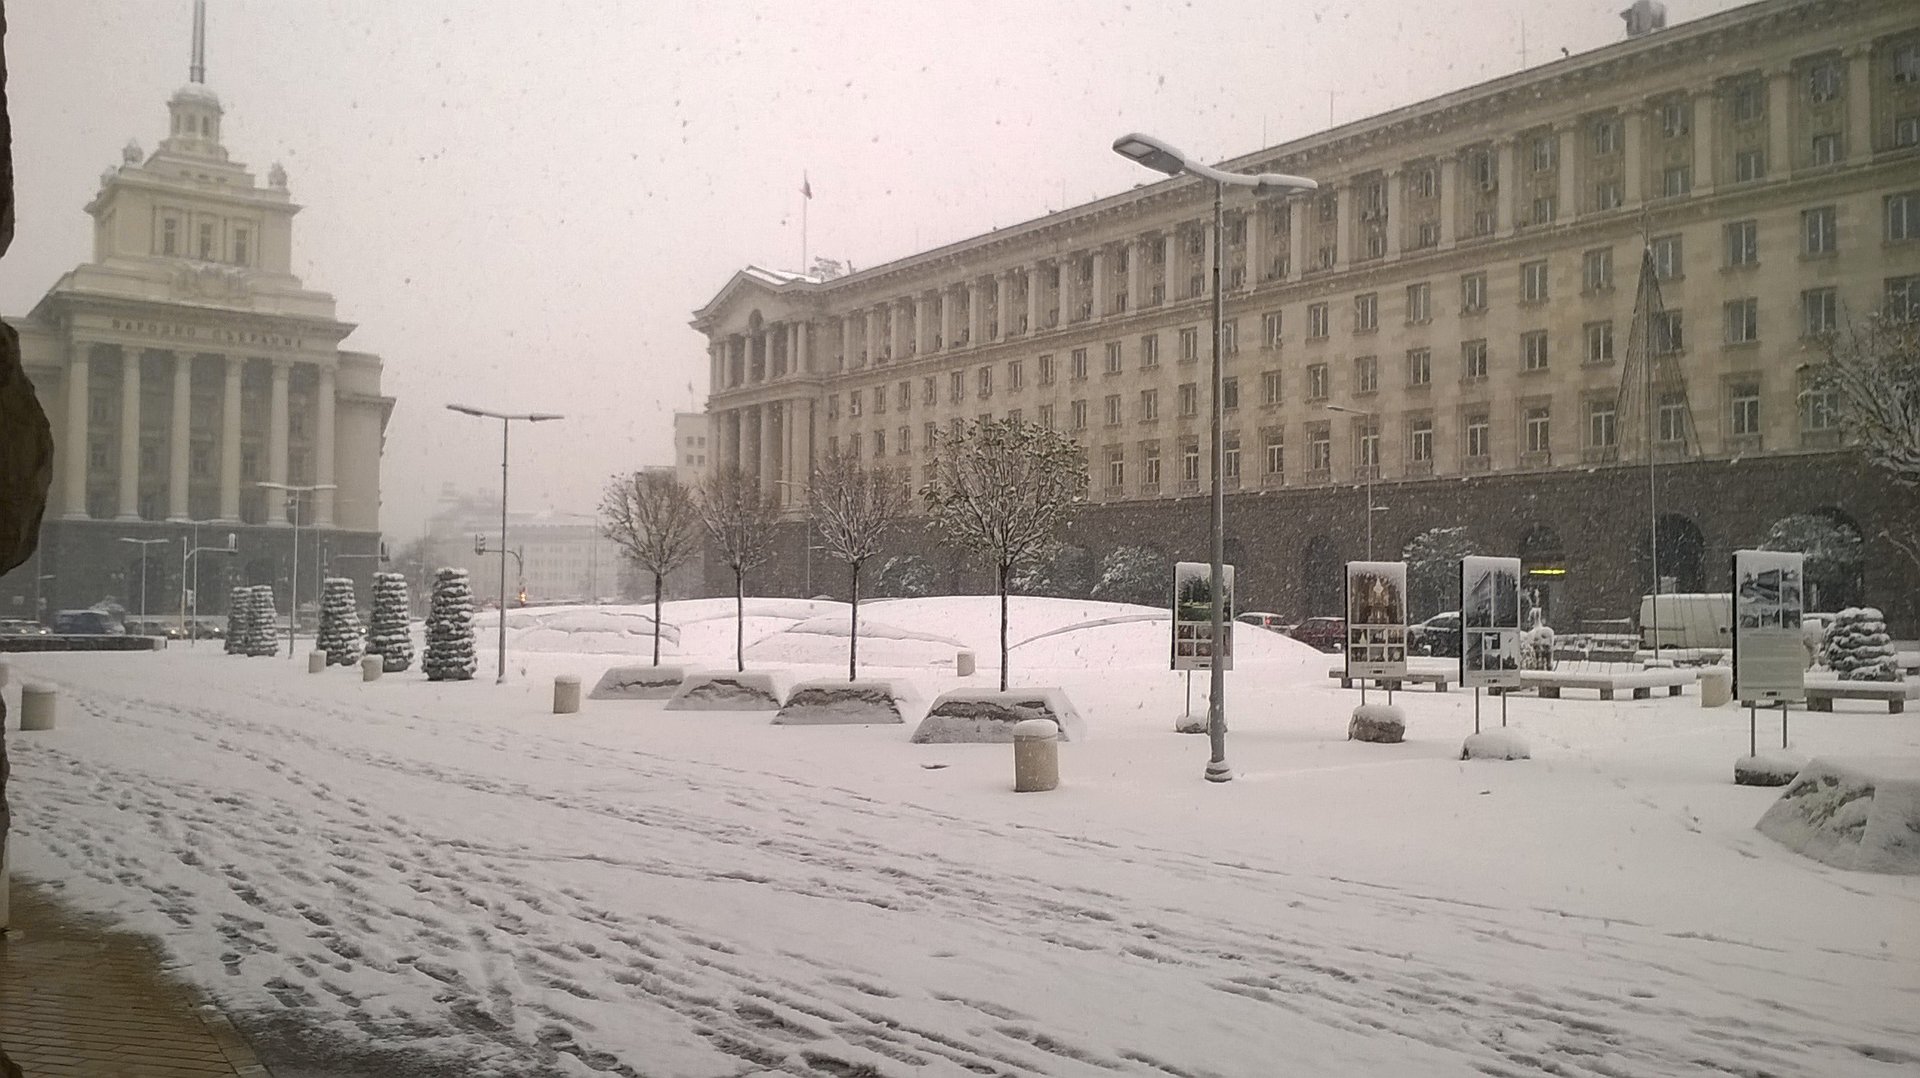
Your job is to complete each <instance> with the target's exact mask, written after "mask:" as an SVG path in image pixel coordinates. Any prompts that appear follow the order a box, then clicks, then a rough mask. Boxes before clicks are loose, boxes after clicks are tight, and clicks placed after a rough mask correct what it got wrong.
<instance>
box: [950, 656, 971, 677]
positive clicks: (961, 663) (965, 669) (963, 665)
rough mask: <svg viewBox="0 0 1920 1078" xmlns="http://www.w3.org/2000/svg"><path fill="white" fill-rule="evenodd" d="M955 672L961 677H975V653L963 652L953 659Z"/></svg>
mask: <svg viewBox="0 0 1920 1078" xmlns="http://www.w3.org/2000/svg"><path fill="white" fill-rule="evenodd" d="M953 672H954V673H956V674H958V675H960V676H961V677H972V676H973V652H971V651H962V652H959V653H958V654H956V655H954V657H953Z"/></svg>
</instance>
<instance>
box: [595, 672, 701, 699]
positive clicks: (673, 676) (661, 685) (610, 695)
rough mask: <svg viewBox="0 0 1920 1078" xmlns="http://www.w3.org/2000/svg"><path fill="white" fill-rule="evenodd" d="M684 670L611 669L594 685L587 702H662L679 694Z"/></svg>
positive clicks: (685, 674)
mask: <svg viewBox="0 0 1920 1078" xmlns="http://www.w3.org/2000/svg"><path fill="white" fill-rule="evenodd" d="M686 677H687V668H686V667H684V666H613V667H608V668H607V672H606V673H604V674H601V675H600V680H599V681H596V682H594V685H593V691H592V692H589V693H588V694H587V699H589V700H665V699H668V698H669V697H671V696H672V695H673V694H674V693H676V692H679V691H680V683H681V682H682V681H684V680H686Z"/></svg>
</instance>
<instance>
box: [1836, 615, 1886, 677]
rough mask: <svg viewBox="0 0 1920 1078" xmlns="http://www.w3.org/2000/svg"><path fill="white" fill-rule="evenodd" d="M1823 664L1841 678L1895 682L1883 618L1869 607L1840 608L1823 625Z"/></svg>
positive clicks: (1884, 619)
mask: <svg viewBox="0 0 1920 1078" xmlns="http://www.w3.org/2000/svg"><path fill="white" fill-rule="evenodd" d="M1824 650H1825V652H1826V659H1827V665H1828V666H1829V667H1831V668H1832V669H1833V672H1834V673H1836V674H1839V675H1840V679H1841V680H1842V681H1899V680H1900V666H1899V664H1898V663H1897V662H1895V661H1894V655H1893V639H1892V638H1891V637H1889V636H1888V635H1887V620H1886V618H1884V617H1882V616H1881V614H1880V611H1879V610H1877V609H1875V608H1874V607H1871V606H1850V607H1848V608H1846V609H1845V610H1842V611H1841V612H1840V613H1839V614H1838V615H1836V616H1835V617H1834V619H1833V624H1832V625H1831V626H1829V627H1828V628H1827V639H1826V646H1825V648H1824Z"/></svg>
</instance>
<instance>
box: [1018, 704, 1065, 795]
mask: <svg viewBox="0 0 1920 1078" xmlns="http://www.w3.org/2000/svg"><path fill="white" fill-rule="evenodd" d="M1059 785H1060V727H1059V726H1058V725H1057V724H1055V723H1054V721H1053V720H1052V719H1027V720H1025V721H1022V722H1017V723H1015V724H1014V726H1013V792H1014V793H1017V794H1024V793H1038V792H1041V791H1045V790H1051V789H1053V788H1054V787H1056V786H1059Z"/></svg>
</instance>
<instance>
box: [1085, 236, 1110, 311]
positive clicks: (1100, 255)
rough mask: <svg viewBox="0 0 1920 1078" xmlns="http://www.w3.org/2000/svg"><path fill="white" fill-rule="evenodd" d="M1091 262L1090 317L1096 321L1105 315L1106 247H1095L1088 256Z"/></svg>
mask: <svg viewBox="0 0 1920 1078" xmlns="http://www.w3.org/2000/svg"><path fill="white" fill-rule="evenodd" d="M1089 257H1090V258H1091V259H1092V262H1093V295H1092V296H1091V297H1089V298H1091V299H1092V300H1093V310H1092V314H1091V317H1092V318H1093V320H1094V321H1096V322H1098V321H1099V320H1100V319H1102V318H1105V317H1106V316H1107V291H1108V290H1107V249H1106V248H1105V247H1095V248H1094V249H1093V254H1092V255H1091V256H1089Z"/></svg>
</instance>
